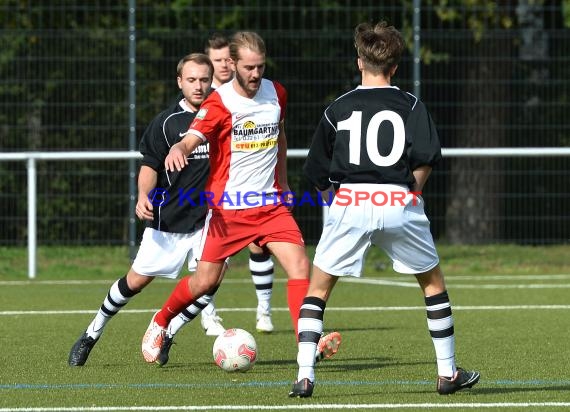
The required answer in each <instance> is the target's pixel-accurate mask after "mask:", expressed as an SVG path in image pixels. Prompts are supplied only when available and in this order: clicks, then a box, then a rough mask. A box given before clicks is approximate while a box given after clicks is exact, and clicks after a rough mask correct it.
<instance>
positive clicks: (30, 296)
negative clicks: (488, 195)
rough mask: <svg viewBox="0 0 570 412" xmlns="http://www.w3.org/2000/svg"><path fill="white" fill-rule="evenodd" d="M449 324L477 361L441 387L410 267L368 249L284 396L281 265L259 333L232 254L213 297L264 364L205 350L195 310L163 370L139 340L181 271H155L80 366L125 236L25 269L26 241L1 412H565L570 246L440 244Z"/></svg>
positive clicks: (287, 339)
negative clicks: (321, 355)
mask: <svg viewBox="0 0 570 412" xmlns="http://www.w3.org/2000/svg"><path fill="white" fill-rule="evenodd" d="M439 251H440V254H441V258H442V267H443V269H444V272H445V274H446V278H447V283H448V290H449V293H450V297H451V299H452V304H453V310H454V318H455V325H456V329H455V330H456V349H457V360H458V364H459V365H462V366H464V367H466V368H474V369H477V370H479V371H480V372H481V375H482V378H481V381H480V383H479V384H478V385H477V386H476V387H475V388H473V389H472V390H470V391H466V392H461V393H457V394H455V395H451V396H447V397H442V396H439V395H437V394H436V392H435V375H436V368H435V361H434V353H433V346H432V344H431V340H430V338H429V334H428V332H427V327H426V319H425V309H424V307H423V299H422V296H421V294H420V292H419V289H418V287H417V286H416V284H415V281H414V280H413V278H409V277H406V276H402V275H397V274H395V273H393V272H392V270H391V268H390V267H389V265H388V261H387V259H386V258H385V257H384V256H383V255H381V254H379V253H371V254H370V255H369V258H368V263H367V267H366V277H365V278H363V279H361V280H359V281H354V280H352V281H350V280H343V281H341V283H339V285H338V286H337V288H336V289H335V292H334V294H333V296H332V298H331V300H330V301H329V305H328V309H327V312H326V318H325V328H326V329H327V330H331V329H336V330H338V331H340V332H341V333H342V335H343V343H342V346H341V350H340V351H339V353H338V354H337V355H336V356H335V357H334V358H333V359H331V360H328V361H324V362H322V363H320V364H319V365H318V368H317V385H316V387H315V393H314V395H313V398H311V399H303V400H301V399H289V398H288V397H287V393H288V391H289V389H290V386H291V383H292V381H293V379H294V378H295V376H296V361H295V357H296V347H295V341H294V336H293V333H292V330H291V325H290V320H289V315H288V312H287V310H286V300H285V284H284V275H283V273H282V272H281V271H280V270H278V272H277V276H276V279H277V280H276V283H275V288H274V294H273V307H274V311H273V319H274V324H275V326H276V331H275V332H274V333H273V334H270V335H260V334H257V333H256V332H255V330H254V329H255V322H254V321H255V312H254V307H255V292H254V288H253V286H252V283H251V281H250V279H249V274H248V271H247V263H246V255H244V254H240V255H239V256H237V257H236V258H234V259H233V261H232V267H231V271H230V272H228V275H227V277H226V280H225V281H224V283H223V285H222V287H221V288H220V291H219V293H218V296H217V300H216V301H217V306H218V310H219V312H220V315H221V316H222V317H223V319H224V325H225V326H226V327H242V328H244V329H246V330H249V331H251V332H252V333H253V334H254V336H255V338H256V340H257V343H258V347H259V361H258V362H257V364H256V366H255V368H254V369H253V370H251V371H249V372H247V373H238V374H228V373H225V372H223V371H221V370H219V369H218V368H217V367H216V366H215V365H214V364H213V361H212V355H211V348H212V343H213V338H211V337H207V336H205V335H204V333H203V332H202V330H201V329H200V325H199V322H194V323H192V324H190V325H188V326H187V327H186V328H185V329H183V330H182V331H181V332H180V333H179V335H178V336H177V338H176V343H177V344H176V345H175V346H174V347H173V349H172V351H171V354H172V356H171V361H170V363H169V364H168V365H166V366H165V367H164V368H158V367H156V366H154V365H148V364H146V363H145V362H144V361H143V359H142V356H141V353H140V341H141V338H142V335H143V333H144V331H145V329H146V327H147V325H148V322H149V320H150V318H151V316H152V313H153V312H154V311H155V310H156V309H157V308H158V307H159V306H160V305H161V303H162V302H163V301H164V299H165V298H166V296H167V295H168V294H169V292H170V290H171V288H172V287H173V285H174V283H173V282H168V281H156V282H154V283H153V284H152V285H150V286H149V287H148V288H147V289H146V290H145V291H144V292H143V293H142V294H140V295H138V296H137V297H136V298H134V299H133V300H132V301H131V302H130V303H129V305H128V306H127V307H125V309H124V310H123V311H121V312H120V313H119V314H118V315H117V316H116V317H115V318H114V319H113V320H112V321H111V323H110V324H109V325H108V327H107V329H106V331H105V333H104V334H103V336H102V337H101V339H100V341H99V342H98V344H97V345H96V347H95V349H94V350H93V352H92V354H91V356H90V358H89V361H88V362H87V364H86V365H85V366H84V367H81V368H70V367H68V366H67V356H68V352H69V349H70V347H71V345H72V344H73V343H74V342H75V340H76V339H77V338H78V337H79V335H80V334H81V333H82V331H83V330H84V329H85V327H86V326H87V324H88V323H89V322H90V320H91V319H92V317H93V315H94V313H95V312H96V310H97V309H98V307H99V306H100V304H101V301H102V299H103V298H104V296H105V294H106V293H107V290H108V287H109V286H110V284H111V282H112V281H113V280H114V279H116V278H117V277H119V276H121V275H123V274H124V272H125V271H126V270H127V268H128V266H129V258H128V253H127V251H126V249H124V248H75V249H69V248H41V249H40V251H39V261H38V277H37V279H35V280H32V281H28V280H27V278H26V265H27V261H26V254H25V250H23V249H11V248H0V348H1V350H0V362H1V363H0V365H1V366H0V412H5V411H6V412H7V411H25V410H26V411H81V410H85V411H139V410H141V411H142V410H161V411H167V410H168V411H170V410H172V411H176V410H179V411H180V410H208V411H211V410H216V411H217V410H220V411H224V410H338V409H341V410H386V409H392V410H393V409H395V410H398V409H401V410H410V411H414V410H417V411H420V410H425V409H431V410H439V409H448V408H449V409H454V410H496V411H516V410H538V411H542V410H561V409H568V408H570V377H569V374H568V365H569V364H570V348H569V346H568V336H569V335H570V332H569V331H570V297H569V292H570V261H569V257H570V246H553V247H518V246H508V245H507V246H484V247H483V246H481V247H452V246H445V245H443V246H440V247H439Z"/></svg>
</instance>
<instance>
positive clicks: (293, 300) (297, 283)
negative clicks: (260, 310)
mask: <svg viewBox="0 0 570 412" xmlns="http://www.w3.org/2000/svg"><path fill="white" fill-rule="evenodd" d="M308 290H309V279H289V280H288V281H287V304H288V306H289V314H290V315H291V321H293V327H294V328H295V339H297V340H298V339H299V336H298V330H297V326H298V325H297V323H298V321H299V311H300V310H301V305H302V304H303V299H305V296H307V291H308Z"/></svg>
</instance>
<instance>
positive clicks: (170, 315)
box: [154, 275, 194, 328]
mask: <svg viewBox="0 0 570 412" xmlns="http://www.w3.org/2000/svg"><path fill="white" fill-rule="evenodd" d="M189 280H190V275H188V276H184V277H183V278H182V279H180V281H179V282H178V283H177V284H176V286H175V287H174V290H173V291H172V293H171V294H170V296H169V297H168V299H167V300H166V302H165V303H164V306H163V307H162V309H161V310H160V311H159V312H158V313H157V314H156V316H155V317H154V321H155V322H156V323H157V324H159V325H160V326H162V327H163V328H166V327H167V326H168V324H169V323H170V321H171V320H172V319H174V317H175V316H176V315H178V314H179V313H180V312H182V311H183V310H184V309H185V308H187V307H188V306H189V305H190V304H191V303H192V301H193V300H194V299H193V298H192V292H190V285H189V284H188V281H189Z"/></svg>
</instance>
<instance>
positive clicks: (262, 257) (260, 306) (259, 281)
mask: <svg viewBox="0 0 570 412" xmlns="http://www.w3.org/2000/svg"><path fill="white" fill-rule="evenodd" d="M204 52H205V53H206V54H207V55H208V57H209V58H210V60H211V61H212V64H213V65H214V79H213V80H212V89H216V88H218V87H220V86H221V85H222V84H225V83H227V82H229V81H231V80H232V79H233V77H234V72H233V70H232V67H231V59H230V42H229V40H228V39H227V38H226V37H225V36H223V35H221V34H220V33H214V34H212V35H211V36H210V37H209V38H208V40H207V41H206V45H205V47H204ZM248 249H249V271H250V273H251V279H252V281H253V284H254V285H255V293H256V296H257V310H256V316H255V319H256V324H255V328H256V330H257V331H258V332H262V333H271V332H273V329H274V327H273V322H272V320H271V295H272V292H273V278H274V266H273V260H272V259H271V254H270V253H269V251H268V250H267V249H264V248H260V247H259V246H257V245H255V243H250V244H249V245H248ZM220 321H221V319H220V318H219V317H218V316H216V313H215V309H214V302H213V301H212V303H210V304H209V305H208V306H206V307H205V308H204V310H203V311H202V327H203V328H204V330H205V331H206V333H208V331H210V330H213V331H217V330H218V329H219V326H218V325H220Z"/></svg>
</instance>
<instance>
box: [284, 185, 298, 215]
mask: <svg viewBox="0 0 570 412" xmlns="http://www.w3.org/2000/svg"><path fill="white" fill-rule="evenodd" d="M281 188H282V189H283V191H282V192H281V199H282V201H283V204H284V205H285V206H286V207H287V209H289V210H293V207H294V206H295V196H294V195H293V192H292V191H291V189H290V188H289V185H287V184H282V185H281Z"/></svg>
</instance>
